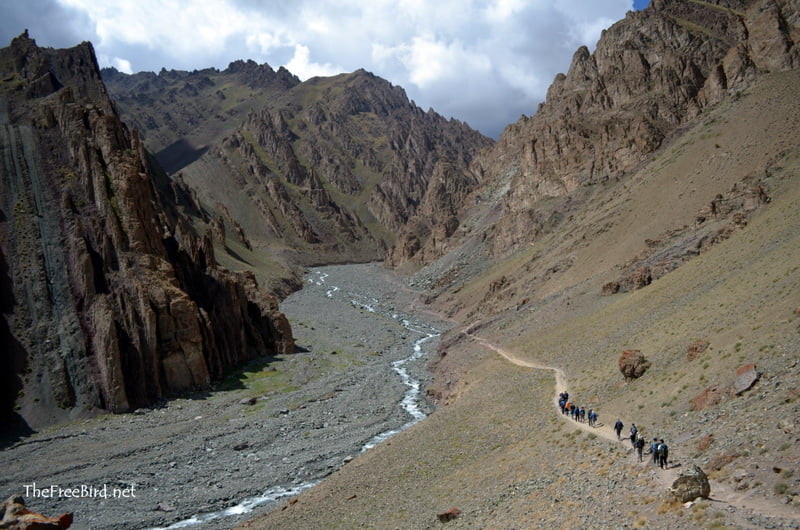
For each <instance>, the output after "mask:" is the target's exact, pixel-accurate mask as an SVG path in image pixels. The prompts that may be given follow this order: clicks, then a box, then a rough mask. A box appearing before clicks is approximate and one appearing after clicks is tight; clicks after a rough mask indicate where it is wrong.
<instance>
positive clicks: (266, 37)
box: [0, 0, 649, 138]
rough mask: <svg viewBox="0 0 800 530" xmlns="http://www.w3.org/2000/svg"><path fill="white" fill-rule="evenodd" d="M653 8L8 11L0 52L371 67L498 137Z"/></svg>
mask: <svg viewBox="0 0 800 530" xmlns="http://www.w3.org/2000/svg"><path fill="white" fill-rule="evenodd" d="M648 2H649V0H571V1H564V0H0V46H7V45H8V44H9V43H10V42H11V39H13V38H14V37H16V36H18V35H20V34H21V33H22V32H23V31H24V30H25V29H28V31H29V36H30V37H31V38H32V39H34V40H36V42H37V44H38V45H39V46H49V47H54V48H67V47H72V46H75V45H76V44H79V43H81V42H83V41H91V42H92V44H93V46H94V49H95V52H96V54H97V58H98V62H99V63H100V66H101V67H105V66H113V67H115V68H117V69H118V70H120V71H122V72H126V73H135V72H140V71H153V72H158V71H160V70H161V69H162V68H166V69H167V70H171V69H175V70H190V71H191V70H198V69H203V68H209V67H213V68H218V69H220V70H223V69H225V68H226V67H227V66H228V64H230V63H231V62H232V61H235V60H237V59H244V60H247V59H252V60H253V61H256V62H257V63H259V64H263V63H267V64H269V65H270V66H271V67H272V68H274V69H276V70H277V69H278V67H280V66H284V67H286V68H287V69H288V70H289V71H290V72H292V73H293V74H295V75H296V76H298V77H299V78H300V79H301V80H306V79H308V78H310V77H314V76H328V75H335V74H338V73H342V72H352V71H355V70H357V69H359V68H364V69H365V70H368V71H370V72H372V73H374V74H375V75H378V76H380V77H383V78H384V79H386V80H388V81H389V82H391V83H392V84H394V85H399V86H401V87H403V88H404V89H405V91H406V94H407V95H408V97H409V98H410V99H412V100H413V101H414V102H415V103H416V104H417V105H418V106H420V107H421V108H422V109H423V110H428V109H429V108H433V109H434V110H435V111H436V112H438V113H439V114H442V115H443V116H445V117H446V118H456V119H458V120H461V121H464V122H466V123H468V124H469V125H470V126H472V127H473V128H475V129H478V130H479V131H481V132H482V133H484V134H486V135H487V136H491V137H493V138H497V137H498V136H499V134H500V132H501V131H502V129H503V128H504V127H505V126H506V125H508V124H510V123H513V122H516V121H517V120H518V119H519V118H520V116H521V115H523V114H524V115H528V116H530V115H532V114H534V113H535V112H536V108H537V106H538V104H539V102H541V101H543V100H544V98H545V94H546V91H547V87H548V86H550V83H551V82H552V81H553V78H554V77H555V75H556V74H557V73H559V72H566V70H567V69H568V68H569V64H570V61H571V58H572V55H573V53H574V52H575V50H577V49H578V47H580V46H582V45H586V46H588V47H589V49H590V50H594V47H595V45H596V43H597V40H598V39H599V38H600V33H601V31H602V30H603V29H605V28H607V27H608V26H610V25H611V24H613V23H614V22H616V21H617V20H620V19H622V18H624V17H625V14H626V12H627V11H629V10H632V9H642V8H644V7H645V6H646V5H647V3H648Z"/></svg>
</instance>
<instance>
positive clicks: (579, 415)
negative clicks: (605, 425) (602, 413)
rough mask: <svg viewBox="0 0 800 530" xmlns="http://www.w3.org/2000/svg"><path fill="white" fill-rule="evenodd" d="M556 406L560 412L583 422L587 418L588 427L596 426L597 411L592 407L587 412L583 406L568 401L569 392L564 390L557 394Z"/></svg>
mask: <svg viewBox="0 0 800 530" xmlns="http://www.w3.org/2000/svg"><path fill="white" fill-rule="evenodd" d="M558 406H559V408H560V409H561V414H563V415H565V416H569V417H570V418H572V419H573V420H575V421H579V422H585V421H586V420H587V418H588V420H589V427H597V412H595V411H594V410H592V409H589V411H588V412H587V411H586V409H585V408H584V407H578V406H577V405H575V403H572V402H570V400H569V392H566V391H564V392H561V393H560V394H559V395H558Z"/></svg>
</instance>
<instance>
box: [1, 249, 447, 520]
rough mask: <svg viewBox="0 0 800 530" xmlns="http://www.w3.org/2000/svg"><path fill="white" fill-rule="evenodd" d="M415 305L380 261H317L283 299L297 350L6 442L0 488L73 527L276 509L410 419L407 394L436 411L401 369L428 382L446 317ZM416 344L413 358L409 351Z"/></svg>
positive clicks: (421, 410) (420, 407)
mask: <svg viewBox="0 0 800 530" xmlns="http://www.w3.org/2000/svg"><path fill="white" fill-rule="evenodd" d="M412 301H413V296H412V295H411V294H406V291H404V290H402V289H401V288H400V284H399V283H396V280H395V279H394V277H393V276H391V274H390V273H389V272H387V271H385V270H384V269H383V268H382V267H381V266H380V265H377V264H371V265H349V266H337V267H326V268H324V269H318V270H317V271H315V272H312V273H311V274H310V275H309V281H308V283H307V284H306V287H305V288H304V289H303V290H301V291H300V292H298V293H296V294H294V295H292V296H291V297H289V298H288V299H287V300H286V301H285V302H284V303H282V305H281V309H282V310H283V311H284V312H285V313H286V315H287V316H288V318H289V319H290V322H291V324H292V327H293V329H294V334H295V337H296V341H297V344H298V352H297V353H294V354H289V355H281V356H277V357H274V358H269V359H262V360H260V361H258V362H254V363H251V365H249V366H247V367H246V368H245V369H244V370H241V371H237V372H233V373H231V374H230V375H229V376H228V377H227V378H226V379H225V380H223V381H220V382H217V383H215V385H214V388H213V390H211V391H209V392H206V393H197V394H193V395H185V396H182V397H180V398H176V399H172V400H169V401H165V402H163V403H160V404H158V405H157V406H153V407H150V408H143V409H138V410H136V411H134V412H133V413H130V414H120V415H103V416H98V417H94V418H90V419H85V420H81V421H76V422H72V423H69V424H65V425H60V426H56V427H53V428H49V429H47V430H42V431H40V432H37V433H35V434H33V435H31V436H29V437H26V438H23V439H21V440H17V441H15V442H13V443H12V442H8V443H6V445H5V446H4V447H3V449H2V452H1V453H0V468H2V469H3V473H2V475H1V476H0V493H2V495H3V498H7V497H9V496H11V495H22V496H23V497H24V498H25V502H26V504H27V506H28V508H30V509H31V510H34V511H36V512H40V513H43V514H46V515H50V516H53V515H58V514H61V513H64V512H74V519H75V522H74V526H73V527H74V528H108V529H113V528H145V527H170V525H174V526H172V527H175V528H177V527H183V526H196V527H197V528H203V529H206V528H230V527H231V526H234V525H235V524H237V522H241V521H243V520H244V519H246V518H252V517H253V516H254V515H256V514H258V513H260V512H263V511H268V510H269V509H271V508H274V507H275V503H274V502H269V501H270V499H279V498H282V497H283V496H285V495H286V494H290V493H292V492H296V491H298V490H302V489H304V488H306V487H309V486H311V485H313V484H315V483H317V482H318V481H320V480H321V479H323V478H324V477H326V476H327V475H329V474H330V473H332V472H333V471H335V470H336V469H338V468H340V467H341V466H343V465H345V464H346V463H347V462H348V461H350V460H351V459H353V458H354V457H355V456H357V455H358V454H359V453H360V452H362V451H363V450H364V448H365V446H367V445H371V444H373V443H375V441H376V440H378V439H382V438H385V437H386V436H387V435H388V434H391V433H392V432H394V431H396V430H399V429H402V428H403V427H404V426H406V425H408V424H409V422H413V421H414V419H413V417H412V416H411V415H410V414H409V412H408V411H407V410H406V409H407V408H408V407H409V403H410V402H412V401H413V402H414V403H411V405H410V406H411V407H412V408H414V412H415V413H416V414H417V415H418V416H421V415H424V414H425V413H427V412H429V411H430V409H429V407H430V405H428V404H427V403H425V402H424V400H423V401H421V402H418V401H417V399H416V395H417V394H416V393H414V394H413V395H410V391H411V387H410V386H409V384H408V381H406V382H404V379H403V378H402V377H401V374H400V373H399V372H398V370H397V368H401V369H402V370H405V371H406V372H408V379H410V380H411V383H417V384H418V385H419V386H422V387H424V386H425V380H426V378H428V377H429V375H428V374H427V372H426V370H425V365H426V364H427V360H428V359H426V357H427V353H430V352H433V351H435V348H436V340H435V339H436V336H437V333H438V331H439V330H440V329H443V326H444V325H445V324H443V323H441V322H438V323H437V322H430V321H428V322H423V321H421V320H419V319H418V318H417V317H416V316H413V317H412V316H406V315H405V313H404V312H403V311H404V307H405V306H406V304H410V303H411V302H412ZM404 319H407V320H404ZM420 339H425V342H424V343H420ZM415 343H418V344H420V347H419V348H418V350H420V351H419V352H418V354H417V355H418V356H419V358H415V359H409V360H408V361H403V360H404V359H408V358H409V357H411V356H412V355H413V354H414V346H415ZM393 362H394V363H395V366H394V367H393V366H392V363H393ZM398 363H399V364H398ZM418 394H419V395H422V396H424V391H421V392H418ZM404 399H405V401H406V403H401V402H402V401H403V400H404ZM404 407H405V408H404ZM376 437H378V438H376ZM225 510H227V512H225ZM242 514H244V515H242Z"/></svg>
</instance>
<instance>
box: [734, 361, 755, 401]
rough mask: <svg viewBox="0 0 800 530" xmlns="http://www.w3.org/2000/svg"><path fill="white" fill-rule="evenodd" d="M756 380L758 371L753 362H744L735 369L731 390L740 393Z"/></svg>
mask: <svg viewBox="0 0 800 530" xmlns="http://www.w3.org/2000/svg"><path fill="white" fill-rule="evenodd" d="M756 381H758V372H757V371H756V365H755V364H753V363H750V364H745V365H743V366H740V367H739V368H737V369H736V379H734V380H733V391H734V393H736V394H741V393H742V392H744V391H745V390H749V389H750V387H752V386H753V385H754V384H755V383H756Z"/></svg>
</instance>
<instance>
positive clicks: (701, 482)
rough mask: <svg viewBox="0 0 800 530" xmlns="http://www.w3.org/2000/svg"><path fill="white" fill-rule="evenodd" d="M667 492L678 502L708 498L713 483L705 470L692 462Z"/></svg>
mask: <svg viewBox="0 0 800 530" xmlns="http://www.w3.org/2000/svg"><path fill="white" fill-rule="evenodd" d="M667 494H668V496H670V497H671V498H672V499H674V500H676V501H678V502H690V501H693V500H695V499H697V498H698V497H702V498H708V496H709V495H711V485H710V484H709V482H708V476H706V474H705V473H704V472H703V470H702V469H700V468H699V467H697V466H696V465H694V464H692V466H691V467H689V468H687V469H684V470H683V471H681V473H680V475H678V478H677V479H676V480H675V482H673V483H672V486H671V487H670V488H669V489H668V490H667Z"/></svg>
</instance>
